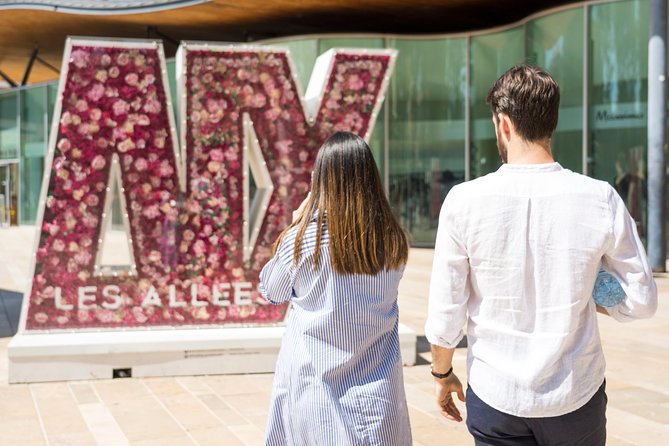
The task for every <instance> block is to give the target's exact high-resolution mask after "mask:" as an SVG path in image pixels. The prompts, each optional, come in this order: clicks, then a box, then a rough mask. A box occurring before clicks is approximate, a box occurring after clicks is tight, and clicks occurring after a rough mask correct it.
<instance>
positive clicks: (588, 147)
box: [0, 0, 669, 246]
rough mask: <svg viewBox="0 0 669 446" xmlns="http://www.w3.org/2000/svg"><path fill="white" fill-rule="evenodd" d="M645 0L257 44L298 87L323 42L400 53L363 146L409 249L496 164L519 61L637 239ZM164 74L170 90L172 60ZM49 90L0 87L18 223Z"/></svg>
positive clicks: (32, 182) (33, 178)
mask: <svg viewBox="0 0 669 446" xmlns="http://www.w3.org/2000/svg"><path fill="white" fill-rule="evenodd" d="M649 3H650V2H649V0H625V1H612V2H590V3H584V4H580V5H575V6H569V7H564V8H559V9H556V10H551V11H546V12H543V13H541V14H539V15H537V16H533V17H529V18H527V19H525V20H523V21H522V22H520V23H516V24H514V25H512V26H508V27H504V28H500V29H494V30H486V31H481V32H472V33H467V34H459V35H443V36H385V35H376V36H308V37H299V38H292V39H283V40H277V41H272V42H267V43H268V44H270V45H274V46H282V47H287V48H289V50H290V51H291V54H292V57H293V60H294V62H295V66H296V68H297V72H298V77H299V81H300V83H301V85H302V86H303V87H306V85H307V84H308V78H309V76H310V74H311V70H312V68H313V65H314V62H315V59H316V57H317V56H318V55H319V54H321V53H322V52H324V51H326V50H328V49H330V48H334V47H348V48H351V47H364V48H384V47H387V48H396V49H398V50H399V56H398V60H397V65H396V69H395V74H394V75H393V78H392V80H391V85H390V88H389V92H388V97H387V98H386V102H385V105H384V107H383V109H382V111H381V113H380V114H379V119H378V122H377V123H376V127H375V130H374V134H373V136H372V138H371V141H370V146H371V147H372V150H373V151H374V154H375V156H376V157H377V161H378V165H379V168H380V170H381V173H382V176H383V177H384V179H385V182H386V186H387V189H388V192H389V196H390V200H391V203H392V205H393V207H394V209H395V211H396V212H397V214H398V215H399V216H400V218H401V219H402V223H403V224H404V225H405V226H406V228H407V229H408V230H409V232H410V233H411V235H412V238H413V243H414V245H418V246H421V245H426V246H429V245H431V244H433V242H434V237H435V232H436V227H437V217H438V214H439V209H440V205H441V202H442V201H443V198H444V197H445V196H446V194H447V193H448V191H449V190H450V188H451V187H452V186H453V185H455V184H457V183H459V182H462V181H466V180H468V179H473V178H476V177H479V176H482V175H485V174H487V173H489V172H492V171H494V170H496V169H497V168H498V167H499V166H500V164H501V162H500V160H499V156H498V154H497V148H496V144H495V135H494V130H493V126H492V123H491V120H490V119H491V118H490V111H489V108H488V106H487V105H486V104H485V96H486V94H487V91H488V89H489V87H490V86H491V85H492V83H493V82H494V80H495V79H496V78H497V77H498V76H499V75H500V74H501V73H503V72H504V71H505V70H506V69H508V68H509V67H510V66H512V65H514V64H519V63H523V62H529V63H532V64H537V65H540V66H543V67H544V68H546V69H547V70H548V71H549V72H550V73H551V74H552V75H553V76H554V77H555V78H556V79H557V81H558V82H559V84H560V86H561V95H562V101H561V108H560V120H559V123H558V128H557V132H556V134H555V137H554V139H553V150H554V154H555V157H556V159H557V160H558V161H559V162H560V163H561V164H562V165H563V166H564V167H566V168H569V169H571V170H574V171H576V172H582V173H586V174H588V175H590V176H593V177H595V178H599V179H602V180H605V181H608V182H610V183H611V184H613V185H614V186H615V187H616V189H617V190H618V191H619V193H620V194H621V196H622V197H623V199H624V200H625V202H626V204H627V206H628V209H629V210H630V213H631V214H632V215H633V217H634V218H635V220H637V222H638V226H639V229H640V232H641V234H642V236H643V235H644V234H645V216H646V192H645V191H646V188H645V171H646V169H645V160H646V147H647V143H646V142H647V128H646V123H647V117H646V114H647V106H646V97H647V68H648V62H647V58H648V50H647V42H648V10H649V7H650V5H649ZM168 71H169V73H170V84H171V88H174V87H175V80H174V63H173V62H170V63H168ZM56 88H57V86H56V84H55V83H53V84H48V85H40V86H34V87H29V88H23V89H20V90H14V91H10V92H6V93H2V94H0V160H1V159H4V160H8V159H18V160H19V165H18V170H19V172H20V174H19V177H20V178H19V180H20V181H19V193H18V198H17V200H18V205H19V212H18V220H19V221H20V223H23V224H32V223H33V222H34V219H35V216H36V209H37V201H38V198H39V191H40V184H41V178H42V170H43V161H44V155H45V153H46V144H47V133H48V129H49V128H50V121H51V116H50V114H51V112H52V110H53V103H54V100H55V94H56ZM173 91H174V90H173ZM2 162H3V161H0V163H2ZM5 162H7V161H5ZM1 169H2V168H1V167H0V170H1ZM0 180H2V172H1V171H0ZM1 193H2V192H1V191H0V194H1ZM668 215H669V214H668Z"/></svg>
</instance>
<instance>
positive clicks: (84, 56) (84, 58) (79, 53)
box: [70, 49, 88, 68]
mask: <svg viewBox="0 0 669 446" xmlns="http://www.w3.org/2000/svg"><path fill="white" fill-rule="evenodd" d="M70 62H72V63H74V66H76V67H77V68H84V67H85V66H86V65H87V64H88V52H87V51H85V50H81V49H78V50H75V51H72V54H71V55H70Z"/></svg>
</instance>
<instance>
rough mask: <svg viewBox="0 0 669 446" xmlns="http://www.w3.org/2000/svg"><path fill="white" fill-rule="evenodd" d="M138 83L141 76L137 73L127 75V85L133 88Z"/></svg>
mask: <svg viewBox="0 0 669 446" xmlns="http://www.w3.org/2000/svg"><path fill="white" fill-rule="evenodd" d="M138 82H139V76H137V73H128V74H126V75H125V83H126V84H128V85H130V86H131V87H134V86H136V85H137V83H138Z"/></svg>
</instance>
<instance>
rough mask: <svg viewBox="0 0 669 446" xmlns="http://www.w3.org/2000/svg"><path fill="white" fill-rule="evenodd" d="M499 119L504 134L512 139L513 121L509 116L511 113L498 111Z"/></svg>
mask: <svg viewBox="0 0 669 446" xmlns="http://www.w3.org/2000/svg"><path fill="white" fill-rule="evenodd" d="M497 120H498V121H497V125H498V126H499V129H500V131H501V133H502V134H503V135H504V137H505V138H506V139H511V132H512V130H513V123H512V122H511V118H509V115H507V114H506V113H498V114H497Z"/></svg>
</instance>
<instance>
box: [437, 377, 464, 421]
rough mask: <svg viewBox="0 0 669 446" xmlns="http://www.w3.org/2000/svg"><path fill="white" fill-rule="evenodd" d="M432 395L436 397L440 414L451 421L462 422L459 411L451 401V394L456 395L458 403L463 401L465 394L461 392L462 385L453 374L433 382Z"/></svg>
mask: <svg viewBox="0 0 669 446" xmlns="http://www.w3.org/2000/svg"><path fill="white" fill-rule="evenodd" d="M434 381H435V383H434V393H435V396H436V397H437V406H439V410H440V411H441V414H442V415H443V416H444V417H446V418H448V419H449V420H451V421H462V416H461V415H460V410H459V409H458V408H457V406H456V405H455V401H454V400H453V392H455V393H457V394H458V398H459V399H460V401H462V402H464V401H465V394H464V392H463V390H462V384H461V383H460V380H459V379H458V377H457V376H455V373H451V375H450V376H449V377H448V378H443V379H439V378H437V379H435V380H434Z"/></svg>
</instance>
